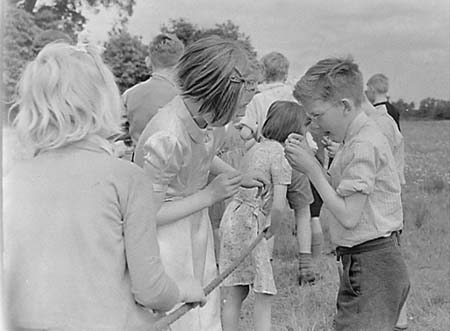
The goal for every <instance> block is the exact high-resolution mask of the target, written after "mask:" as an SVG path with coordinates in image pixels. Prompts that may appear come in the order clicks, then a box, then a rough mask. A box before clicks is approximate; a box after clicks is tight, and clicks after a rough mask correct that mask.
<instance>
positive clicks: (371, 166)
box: [336, 142, 377, 197]
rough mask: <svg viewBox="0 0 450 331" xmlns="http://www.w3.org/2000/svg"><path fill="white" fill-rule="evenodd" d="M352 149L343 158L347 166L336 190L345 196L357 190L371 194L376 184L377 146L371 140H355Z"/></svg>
mask: <svg viewBox="0 0 450 331" xmlns="http://www.w3.org/2000/svg"><path fill="white" fill-rule="evenodd" d="M351 151H352V153H348V154H347V155H346V157H345V160H343V163H344V164H345V167H344V169H343V172H342V176H341V180H340V183H339V185H338V187H337V188H336V191H337V193H338V194H339V195H341V196H343V197H346V196H349V195H352V194H353V193H355V192H360V193H363V194H367V195H369V194H371V193H372V192H373V190H374V186H375V176H376V169H377V167H376V155H375V148H374V146H373V145H372V144H371V143H369V142H355V143H354V144H353V146H352V149H351Z"/></svg>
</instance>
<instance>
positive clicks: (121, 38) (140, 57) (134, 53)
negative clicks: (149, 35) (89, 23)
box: [103, 29, 150, 92]
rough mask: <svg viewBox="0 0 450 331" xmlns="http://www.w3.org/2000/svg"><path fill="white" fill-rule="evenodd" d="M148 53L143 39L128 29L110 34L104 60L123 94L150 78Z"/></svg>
mask: <svg viewBox="0 0 450 331" xmlns="http://www.w3.org/2000/svg"><path fill="white" fill-rule="evenodd" d="M148 52H149V50H148V46H147V45H145V44H144V43H143V42H142V38H141V37H138V36H133V35H131V34H130V33H129V32H128V31H127V30H126V29H114V30H112V31H111V32H110V33H109V39H108V41H107V42H106V43H105V51H104V53H103V58H104V60H105V62H106V63H107V64H108V65H109V66H110V68H111V70H112V72H113V74H114V76H115V77H116V83H117V85H118V86H119V89H120V91H121V92H124V91H125V90H126V89H127V88H129V87H131V86H133V85H135V84H137V83H139V82H142V81H144V80H146V79H148V78H149V77H150V70H149V68H148V67H147V65H146V63H145V58H146V57H147V55H148Z"/></svg>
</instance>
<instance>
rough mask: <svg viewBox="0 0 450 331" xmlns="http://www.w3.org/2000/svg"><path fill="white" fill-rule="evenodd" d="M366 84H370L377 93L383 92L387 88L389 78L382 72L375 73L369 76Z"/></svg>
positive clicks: (386, 90)
mask: <svg viewBox="0 0 450 331" xmlns="http://www.w3.org/2000/svg"><path fill="white" fill-rule="evenodd" d="M367 86H372V87H373V88H374V89H375V91H376V92H377V93H380V94H385V93H387V92H388V90H389V80H388V78H387V77H386V76H385V75H383V74H375V75H373V76H372V77H370V78H369V80H368V81H367Z"/></svg>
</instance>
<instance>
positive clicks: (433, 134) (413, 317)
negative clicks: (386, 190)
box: [3, 121, 450, 331]
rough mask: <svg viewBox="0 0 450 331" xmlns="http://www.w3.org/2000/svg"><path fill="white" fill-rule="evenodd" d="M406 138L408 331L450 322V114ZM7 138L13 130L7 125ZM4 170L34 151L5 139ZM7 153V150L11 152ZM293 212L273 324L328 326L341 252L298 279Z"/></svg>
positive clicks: (248, 324)
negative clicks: (304, 282) (304, 281)
mask: <svg viewBox="0 0 450 331" xmlns="http://www.w3.org/2000/svg"><path fill="white" fill-rule="evenodd" d="M402 132H403V134H404V136H405V141H406V146H405V149H406V171H405V172H406V181H407V184H406V185H405V187H404V192H403V208H404V215H405V231H404V235H403V236H402V245H403V250H404V254H405V257H406V261H407V264H408V267H409V272H410V278H411V283H412V289H411V294H410V299H409V325H410V327H409V329H408V330H410V331H422V330H426V331H443V330H449V329H450V315H449V311H450V280H449V277H450V274H449V271H450V238H449V230H450V218H449V215H450V202H449V200H450V166H449V160H450V121H439V122H435V121H410V122H402ZM3 134H4V138H8V137H7V136H8V134H7V131H4V132H3ZM4 147H6V150H7V151H8V150H10V151H14V153H12V154H15V155H13V156H10V155H5V154H4V155H3V156H4V158H3V171H5V170H6V169H8V168H9V167H10V166H11V165H12V164H13V163H14V161H16V160H17V159H20V158H23V157H28V154H30V153H29V151H26V150H22V149H20V148H19V147H18V144H17V141H15V139H13V138H9V139H5V140H4ZM6 154H8V153H6ZM292 224H293V222H292V215H291V213H287V214H286V218H285V220H284V222H283V226H282V229H281V234H280V236H279V237H278V238H277V241H276V244H275V259H274V260H275V261H274V270H275V273H276V282H277V286H278V290H279V294H278V295H277V297H276V298H275V302H274V305H273V311H272V322H273V330H288V331H313V330H314V331H320V330H329V329H330V328H331V323H332V320H333V314H334V311H335V297H336V293H337V287H338V276H337V267H336V261H335V258H334V257H332V256H325V255H324V256H322V257H321V258H320V259H319V260H318V261H316V264H317V271H318V272H320V274H321V275H322V277H323V279H322V280H321V281H320V282H318V283H317V285H315V286H307V287H302V288H300V287H299V286H297V283H296V277H297V259H296V241H295V238H294V237H293V235H292ZM252 300H253V297H252V296H250V298H249V299H248V300H246V301H245V303H244V311H243V314H242V317H241V329H240V330H252V329H253V328H252Z"/></svg>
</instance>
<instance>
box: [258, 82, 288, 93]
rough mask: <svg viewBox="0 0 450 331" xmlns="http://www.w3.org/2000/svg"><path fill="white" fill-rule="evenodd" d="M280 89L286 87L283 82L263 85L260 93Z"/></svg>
mask: <svg viewBox="0 0 450 331" xmlns="http://www.w3.org/2000/svg"><path fill="white" fill-rule="evenodd" d="M279 87H286V84H285V83H283V82H271V83H262V84H260V85H259V86H258V89H259V90H260V91H267V90H272V89H275V88H279Z"/></svg>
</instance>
